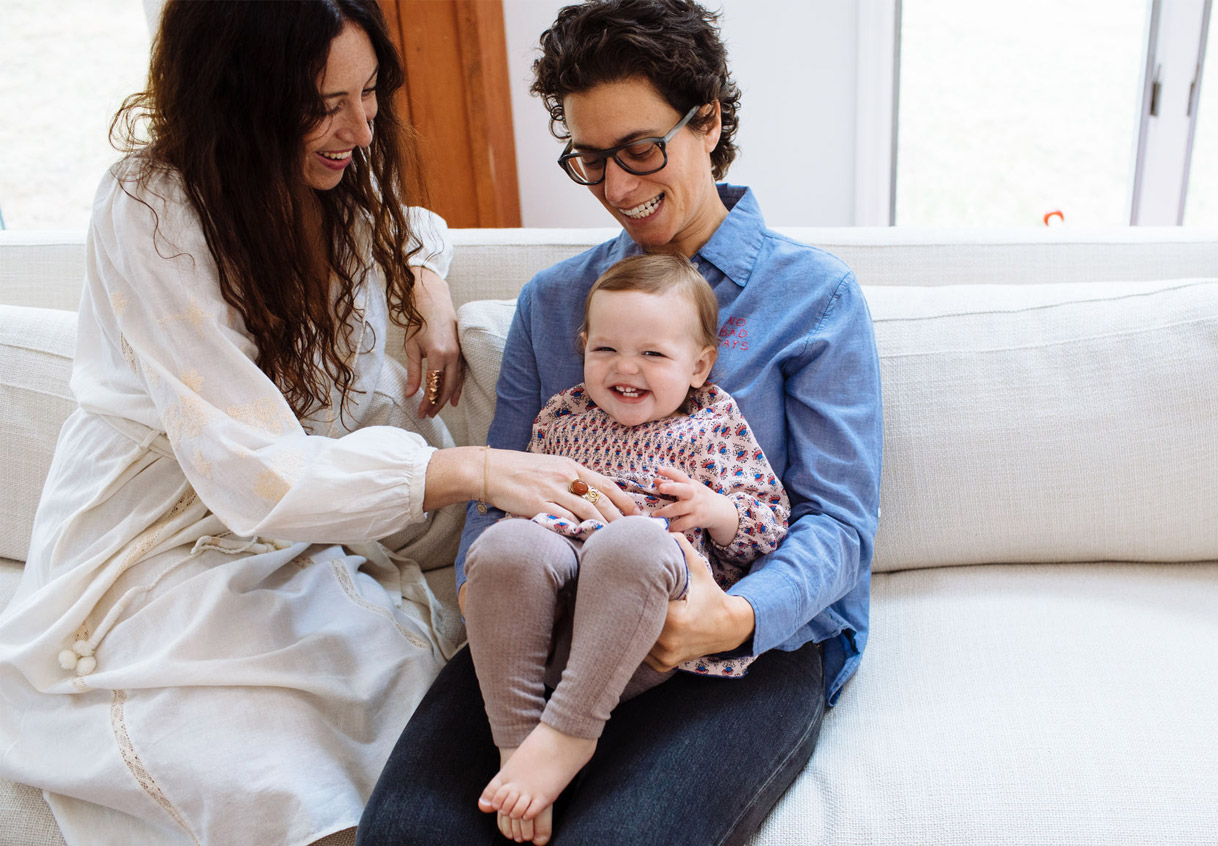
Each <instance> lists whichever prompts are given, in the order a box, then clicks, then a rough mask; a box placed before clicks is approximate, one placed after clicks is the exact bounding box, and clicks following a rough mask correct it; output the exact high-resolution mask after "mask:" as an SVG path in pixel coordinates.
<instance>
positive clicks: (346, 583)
mask: <svg viewBox="0 0 1218 846" xmlns="http://www.w3.org/2000/svg"><path fill="white" fill-rule="evenodd" d="M330 569H331V570H333V571H334V577H335V578H336V579H338V583H339V584H340V585H341V586H342V589H343V591H344V592H345V593H346V594H347V598H348V599H350V600H351V601H352V602H354V603H355V604H356V605H358V606H360V607H361V608H366V609H367V610H369V611H371V612H373V613H374V614H380V615H381V616H382V617H384V618H385V619H387V620H388V621H389V622H391V623H393V625H394V626H396V627H397V630H398V633H399V634H401V635H402V637H404V638H406V640H407V641H409V642H410V644H411V645H412V646H417V647H418V648H419V649H425V650H427V651H428V652H430V651H431V644H430V643H425V642H424V641H422V640H419V638H418V637H416V636H415V635H414V634H413V633H412V632H410V631H409V630H408V629H406V627H404V626H403V625H402V624H401V623H399V622H398V618H397V617H395V616H394V615H393V614H392V613H391V612H390V611H388V610H387V609H385V608H382V607H381V606H379V605H375V604H373V603H371V602H369V601H368V600H367V599H364V597H363V595H362V594H361V593H360V592H359V588H357V587H356V586H355V581H354V580H353V579H352V578H351V572H350V571H349V570H348V569H347V568H346V566H345V565H344V564H343V562H342V561H331V562H330Z"/></svg>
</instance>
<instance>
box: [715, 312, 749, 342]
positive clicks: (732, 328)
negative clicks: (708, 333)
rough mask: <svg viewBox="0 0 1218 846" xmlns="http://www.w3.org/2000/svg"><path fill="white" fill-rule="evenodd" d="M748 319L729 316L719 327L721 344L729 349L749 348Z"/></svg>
mask: <svg viewBox="0 0 1218 846" xmlns="http://www.w3.org/2000/svg"><path fill="white" fill-rule="evenodd" d="M746 323H748V321H747V320H746V319H745V318H743V317H729V318H728V319H727V320H725V321H723V325H722V326H721V327H719V346H720V347H723V348H726V349H729V350H747V349H748V348H749V340H748V338H749V330H748V328H747V327H746V326H745V324H746Z"/></svg>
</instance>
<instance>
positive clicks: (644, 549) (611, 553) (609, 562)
mask: <svg viewBox="0 0 1218 846" xmlns="http://www.w3.org/2000/svg"><path fill="white" fill-rule="evenodd" d="M581 560H582V562H583V563H582V566H583V567H584V568H585V569H586V568H587V567H589V566H597V562H600V566H606V567H612V568H614V570H615V571H617V572H619V573H622V574H623V575H625V574H631V575H632V576H636V577H637V576H643V577H647V576H654V575H656V574H661V575H666V576H670V577H671V579H669V580H670V581H671V580H673V579H683V577H684V574H685V556H684V554H683V553H682V552H681V547H680V546H678V545H677V542H676V540H674V539H673V537H672V535H670V534H669V533H668V530H667V529H666V528H665V527H664V525H663V522H662V521H660V520H656V519H653V518H651V517H639V516H631V517H619V518H618V519H616V520H614V521H613V522H612V523H610V524H609V525H608V526H606V527H605V528H603V529H601V530H600V531H598V532H597V533H596V534H594V535H593V536H592V537H590V538H588V540H587V541H585V542H584V551H583V554H582V555H581Z"/></svg>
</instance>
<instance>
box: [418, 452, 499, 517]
mask: <svg viewBox="0 0 1218 846" xmlns="http://www.w3.org/2000/svg"><path fill="white" fill-rule="evenodd" d="M487 449H489V448H488V447H449V448H447V449H438V450H436V451H435V452H434V453H432V456H431V460H430V461H428V462H427V477H426V479H425V481H424V494H423V510H424V511H434V510H435V509H437V508H443V507H444V506H446V505H452V504H453V503H457V502H468V501H470V500H482V501H485V497H486V490H485V489H484V487H483V486H484V485H485V483H486V469H485V466H486V461H487V456H486V455H485V454H484V452H485V451H486V450H487Z"/></svg>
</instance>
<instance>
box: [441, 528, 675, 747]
mask: <svg viewBox="0 0 1218 846" xmlns="http://www.w3.org/2000/svg"><path fill="white" fill-rule="evenodd" d="M465 574H466V583H467V585H468V587H467V588H466V595H465V623H466V630H467V632H468V634H469V649H470V655H471V656H472V657H473V660H474V669H475V671H476V672H477V674H478V684H479V686H480V687H481V689H482V698H483V701H484V702H485V705H486V714H487V718H488V719H489V721H490V724H491V733H492V735H493V737H494V739H495V745H496V746H497V747H499V748H500V749H505V748H515V747H517V746H519V745H520V744H521V742H523V740H524V739H525V737H527V736H528V734H529V732H530V731H532V730H533V728H534V727H535V726H536V725H537V723H538V721H539V720H540V721H542V722H544V723H546V725H548V726H550V727H552V728H555V729H557V730H558V731H561V732H563V733H564V734H569V735H572V736H575V737H585V738H597V737H600V734H601V730H602V729H603V728H604V725H605V721H606V720H607V719H609V712H610V711H612V710H613V708H614V707H615V706H616V705H617V703H618V702H619V701H622V700H625V699H629V698H630V697H632V696H637V695H638V694H640V693H642V692H643V691H644V690H647V689H649V688H651V687H654V686H655V685H657V684H659V683H660V682H661V681H663V680H664V679H666V678H668V676H669V675H671V672H670V673H660V672H657V671H656V670H653V669H651V668H650V667H648V666H647V665H646V664H644V663H643V659H644V658H645V657H646V656H647V653H648V652H649V651H650V650H651V647H652V646H653V645H654V644H655V641H656V638H657V637H659V635H660V630H661V629H662V628H663V626H664V617H665V615H666V614H667V611H668V602H669V600H672V599H679V598H680V597H681V596H683V595H684V593H685V589H686V587H687V584H688V581H689V575H688V571H687V570H686V565H685V557H684V555H683V554H682V553H681V547H680V546H678V545H677V543H676V541H675V540H674V539H673V538H672V537H671V536H669V534H668V533H667V531H665V529H664V528H663V527H662V526H661V525H660V524H659V523H657V522H656V521H654V520H650V519H647V518H645V517H621V518H618V519H617V520H614V521H613V522H612V523H610V524H609V525H607V526H606V527H605V528H603V529H601V530H599V531H597V532H596V533H595V534H594V535H592V537H590V538H588V540H587V541H585V542H584V543H583V544H582V548H581V544H580V543H579V542H577V541H572V540H570V539H568V538H565V537H563V536H561V535H559V534H556V533H554V532H552V531H550V530H549V529H547V528H545V527H543V526H540V525H538V524H537V523H534V522H532V521H530V520H524V519H519V518H510V519H506V520H501V521H499V522H498V523H496V524H495V525H493V526H491V527H490V528H489V529H487V530H486V531H485V532H483V534H482V535H481V536H480V537H479V538H478V540H477V541H475V542H474V544H473V545H472V546H471V547H470V550H469V554H468V556H467V557H466V560H465ZM672 672H675V670H674V671H672ZM560 674H561V675H560ZM547 680H549V681H550V684H551V686H552V687H553V688H554V693H553V695H552V696H551V697H550V700H549V702H546V698H545V684H546V681H547Z"/></svg>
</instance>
